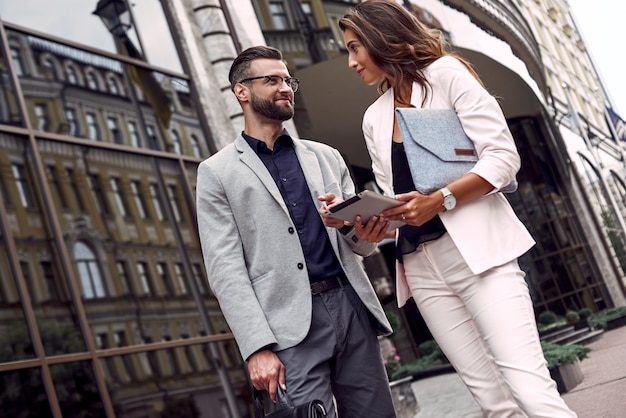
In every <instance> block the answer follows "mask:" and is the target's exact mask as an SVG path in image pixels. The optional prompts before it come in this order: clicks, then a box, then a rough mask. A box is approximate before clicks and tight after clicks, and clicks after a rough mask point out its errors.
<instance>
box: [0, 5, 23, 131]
mask: <svg viewBox="0 0 626 418" xmlns="http://www.w3.org/2000/svg"><path fill="white" fill-rule="evenodd" d="M0 8H2V6H0ZM0 16H2V13H1V12H0ZM9 45H11V46H10V49H11V50H10V51H9V52H8V53H7V54H5V52H4V51H3V49H2V48H1V47H0V123H4V124H7V125H16V126H22V127H23V126H24V121H23V120H22V118H21V117H20V110H19V107H18V103H17V100H16V97H15V89H14V87H13V84H12V82H11V80H12V77H11V73H10V72H9V64H8V60H11V62H12V64H13V67H14V70H15V71H16V73H17V74H18V75H19V74H20V71H21V69H23V65H22V62H23V51H22V50H21V49H20V48H18V45H17V44H16V43H15V42H14V41H13V40H12V39H9Z"/></svg>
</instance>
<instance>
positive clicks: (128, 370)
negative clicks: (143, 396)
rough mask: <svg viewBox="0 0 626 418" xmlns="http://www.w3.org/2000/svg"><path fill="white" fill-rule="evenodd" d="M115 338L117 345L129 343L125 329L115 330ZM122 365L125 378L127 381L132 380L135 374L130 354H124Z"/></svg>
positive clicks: (122, 345) (121, 345) (123, 345)
mask: <svg viewBox="0 0 626 418" xmlns="http://www.w3.org/2000/svg"><path fill="white" fill-rule="evenodd" d="M113 340H114V341H115V346H116V347H126V346H127V345H128V341H127V338H126V332H124V331H115V332H114V333H113ZM109 358H110V357H109ZM122 365H123V367H124V377H123V380H124V381H125V382H130V381H131V380H132V379H133V378H134V374H133V366H132V362H131V361H130V358H129V356H128V355H125V356H122Z"/></svg>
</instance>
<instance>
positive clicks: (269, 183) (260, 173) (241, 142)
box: [235, 136, 289, 216]
mask: <svg viewBox="0 0 626 418" xmlns="http://www.w3.org/2000/svg"><path fill="white" fill-rule="evenodd" d="M235 147H236V148H237V151H239V152H240V153H241V154H240V155H239V160H240V161H241V162H242V163H243V164H245V165H246V166H248V167H249V168H250V170H251V171H252V173H253V174H254V175H255V176H256V177H257V178H258V179H259V181H260V182H261V183H262V184H263V185H264V186H265V188H267V191H268V192H269V193H270V195H272V197H273V198H274V199H275V200H276V201H277V202H278V203H279V204H280V207H281V208H283V211H284V212H285V213H286V214H287V216H289V210H288V209H287V206H286V205H285V201H284V200H283V197H282V195H281V194H280V190H278V187H277V186H276V183H275V182H274V179H273V178H272V176H271V175H270V173H269V171H267V168H266V167H265V165H264V164H263V162H262V161H261V159H260V158H259V156H258V155H257V154H256V152H254V150H253V149H252V148H250V145H248V143H247V142H246V140H245V139H243V137H241V136H238V137H237V139H235Z"/></svg>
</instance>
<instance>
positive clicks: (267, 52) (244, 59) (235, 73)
mask: <svg viewBox="0 0 626 418" xmlns="http://www.w3.org/2000/svg"><path fill="white" fill-rule="evenodd" d="M261 58H269V59H273V60H279V61H282V60H283V53H282V52H280V51H279V50H278V49H276V48H273V47H271V46H264V45H259V46H253V47H250V48H248V49H246V50H245V51H243V52H242V53H241V54H239V55H238V56H237V58H235V60H234V61H233V63H232V65H231V66H230V71H229V72H228V81H229V82H230V89H231V90H234V88H235V84H237V83H238V82H239V81H240V80H243V79H244V78H248V77H252V75H251V74H250V64H251V63H252V61H254V60H257V59H261Z"/></svg>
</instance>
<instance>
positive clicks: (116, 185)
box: [111, 177, 128, 216]
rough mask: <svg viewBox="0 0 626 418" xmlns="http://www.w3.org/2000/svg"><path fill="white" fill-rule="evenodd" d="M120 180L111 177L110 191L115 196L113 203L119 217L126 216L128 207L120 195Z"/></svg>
mask: <svg viewBox="0 0 626 418" xmlns="http://www.w3.org/2000/svg"><path fill="white" fill-rule="evenodd" d="M121 182H122V181H121V180H120V179H119V178H117V177H111V189H112V190H113V195H114V196H115V202H116V203H117V209H118V210H119V211H120V215H122V216H128V206H127V205H126V200H125V199H124V194H123V193H122V187H121Z"/></svg>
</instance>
